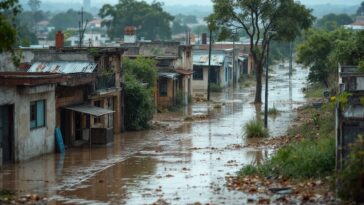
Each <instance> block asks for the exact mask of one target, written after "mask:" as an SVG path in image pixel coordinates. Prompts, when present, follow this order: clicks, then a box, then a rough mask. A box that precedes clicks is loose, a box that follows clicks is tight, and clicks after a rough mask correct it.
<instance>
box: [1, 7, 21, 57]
mask: <svg viewBox="0 0 364 205" xmlns="http://www.w3.org/2000/svg"><path fill="white" fill-rule="evenodd" d="M20 11H21V7H20V5H19V3H18V0H2V1H1V2H0V39H1V40H0V52H4V51H11V50H12V47H13V45H14V44H15V43H16V30H15V29H14V27H13V26H12V23H11V22H10V20H9V18H14V17H15V16H16V15H17V14H18V13H19V12H20Z"/></svg>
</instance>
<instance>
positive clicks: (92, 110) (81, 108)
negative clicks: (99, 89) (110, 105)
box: [66, 105, 115, 117]
mask: <svg viewBox="0 0 364 205" xmlns="http://www.w3.org/2000/svg"><path fill="white" fill-rule="evenodd" d="M66 109H68V110H72V111H76V112H80V113H84V114H88V115H92V116H95V117H101V116H103V115H107V114H111V113H114V112H115V111H113V110H109V109H105V108H101V107H96V106H92V105H75V106H70V107H66Z"/></svg>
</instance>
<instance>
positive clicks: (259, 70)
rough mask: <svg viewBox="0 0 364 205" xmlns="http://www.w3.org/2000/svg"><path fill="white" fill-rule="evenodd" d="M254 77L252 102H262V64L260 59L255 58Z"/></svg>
mask: <svg viewBox="0 0 364 205" xmlns="http://www.w3.org/2000/svg"><path fill="white" fill-rule="evenodd" d="M255 62H256V63H255V77H256V81H257V84H256V90H255V100H254V103H262V73H263V66H262V62H261V60H258V59H256V61H255Z"/></svg>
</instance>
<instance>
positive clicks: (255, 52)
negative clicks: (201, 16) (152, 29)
mask: <svg viewBox="0 0 364 205" xmlns="http://www.w3.org/2000/svg"><path fill="white" fill-rule="evenodd" d="M212 2H213V6H214V13H213V14H211V15H210V16H209V17H207V18H206V19H207V21H208V22H209V26H210V28H219V27H223V28H225V29H231V28H243V29H244V31H245V32H246V34H247V35H248V37H249V39H250V42H251V44H252V45H251V47H250V53H251V54H252V57H253V59H254V62H255V64H254V65H255V69H256V74H257V75H258V76H257V79H261V78H262V70H263V65H264V61H265V58H266V50H267V46H268V44H269V42H270V41H271V40H272V39H273V38H274V39H275V40H280V41H284V40H285V41H292V40H294V39H295V37H296V36H298V35H299V34H300V33H301V30H302V29H307V28H309V27H310V26H311V24H312V22H313V20H314V17H313V16H312V15H311V10H309V9H307V8H306V7H305V6H303V5H302V4H300V3H296V2H295V1H293V0H278V1H260V0H249V1H238V0H213V1H212ZM268 31H269V32H268ZM258 82H259V84H258V85H257V88H261V87H262V84H261V80H259V81H258V80H257V83H258ZM255 102H256V103H259V102H261V89H257V92H256V96H255Z"/></svg>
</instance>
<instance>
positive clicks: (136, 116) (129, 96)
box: [124, 73, 154, 130]
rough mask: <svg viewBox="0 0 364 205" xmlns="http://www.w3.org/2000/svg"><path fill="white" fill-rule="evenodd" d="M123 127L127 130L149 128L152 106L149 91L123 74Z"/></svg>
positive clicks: (131, 77) (134, 79)
mask: <svg viewBox="0 0 364 205" xmlns="http://www.w3.org/2000/svg"><path fill="white" fill-rule="evenodd" d="M124 92H125V107H126V109H125V125H126V129H127V130H142V129H146V128H148V127H149V125H148V122H149V121H150V120H151V119H152V118H153V113H154V106H153V99H152V91H151V89H148V88H146V87H145V86H144V85H143V84H142V83H141V82H139V81H138V80H137V79H136V78H135V76H133V75H130V74H128V73H127V74H125V90H124Z"/></svg>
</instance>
